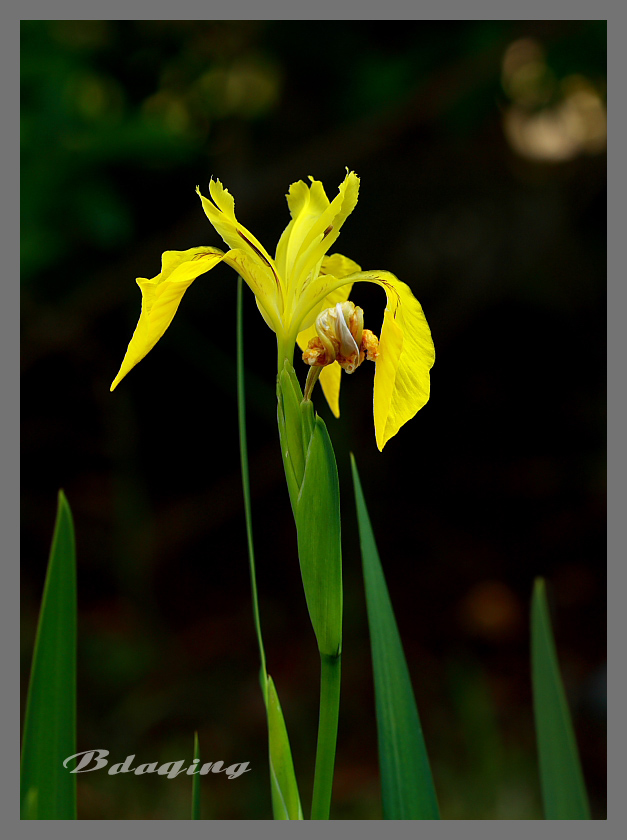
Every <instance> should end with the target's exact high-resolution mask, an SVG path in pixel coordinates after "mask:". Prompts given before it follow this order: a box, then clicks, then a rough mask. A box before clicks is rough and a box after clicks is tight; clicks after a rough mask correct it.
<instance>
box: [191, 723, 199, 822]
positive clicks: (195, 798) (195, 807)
mask: <svg viewBox="0 0 627 840" xmlns="http://www.w3.org/2000/svg"><path fill="white" fill-rule="evenodd" d="M194 758H195V759H198V762H200V746H199V744H198V732H194ZM191 818H192V819H193V820H199V819H200V774H199V773H194V775H193V776H192V817H191Z"/></svg>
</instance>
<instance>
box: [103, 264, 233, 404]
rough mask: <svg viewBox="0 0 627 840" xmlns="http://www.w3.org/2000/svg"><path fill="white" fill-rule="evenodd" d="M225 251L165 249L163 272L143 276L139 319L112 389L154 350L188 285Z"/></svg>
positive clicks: (140, 282) (141, 279)
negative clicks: (151, 275) (147, 276)
mask: <svg viewBox="0 0 627 840" xmlns="http://www.w3.org/2000/svg"><path fill="white" fill-rule="evenodd" d="M223 257H224V254H223V252H222V251H220V250H218V248H190V249H188V250H187V251H166V252H165V253H164V254H163V256H162V258H161V272H160V273H159V274H158V275H157V276H156V277H153V278H152V279H151V280H148V279H146V278H143V277H140V278H138V279H137V285H138V286H139V288H140V289H141V293H142V309H141V314H140V316H139V321H138V323H137V327H136V328H135V332H134V333H133V337H132V338H131V341H130V343H129V345H128V349H127V351H126V354H125V356H124V359H123V360H122V365H121V367H120V370H119V372H118V375H117V376H116V377H115V379H114V380H113V383H112V385H111V390H112V391H113V389H114V388H115V387H116V386H117V385H118V383H119V382H120V381H121V380H122V379H123V378H124V377H125V376H126V374H127V373H128V372H129V371H130V370H131V369H132V368H134V367H135V365H136V364H137V363H138V362H140V361H141V360H142V359H143V358H144V356H145V355H146V354H147V353H149V352H150V350H152V348H153V347H154V346H155V344H156V343H157V342H158V341H159V339H160V338H161V336H162V335H163V334H164V332H165V331H166V330H167V328H168V327H169V326H170V323H171V321H172V319H173V318H174V315H175V314H176V310H177V309H178V306H179V303H180V302H181V299H182V297H183V295H184V294H185V291H186V289H187V288H188V287H189V286H190V284H191V283H193V281H194V280H195V279H196V278H197V277H199V276H200V275H201V274H204V273H205V272H206V271H209V270H210V269H212V268H213V267H214V266H215V265H217V263H219V262H220V261H221V260H222V258H223Z"/></svg>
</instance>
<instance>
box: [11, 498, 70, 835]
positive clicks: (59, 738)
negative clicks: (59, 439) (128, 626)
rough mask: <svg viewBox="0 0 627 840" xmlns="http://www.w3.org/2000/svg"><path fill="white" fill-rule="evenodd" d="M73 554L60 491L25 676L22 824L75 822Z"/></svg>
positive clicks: (66, 504)
mask: <svg viewBox="0 0 627 840" xmlns="http://www.w3.org/2000/svg"><path fill="white" fill-rule="evenodd" d="M75 754H76V552H75V544H74V527H73V524H72V514H71V512H70V506H69V505H68V502H67V499H66V498H65V496H64V494H63V492H62V491H59V500H58V506H57V518H56V523H55V528H54V535H53V538H52V548H51V550H50V559H49V561H48V571H47V574H46V582H45V585H44V593H43V598H42V602H41V610H40V613H39V624H38V627H37V637H36V640H35V650H34V653H33V662H32V667H31V674H30V683H29V688H28V698H27V701H26V714H25V718H24V736H23V741H22V764H21V788H22V791H21V816H22V819H23V820H75V819H76V775H75V774H74V773H70V772H69V769H71V768H68V769H66V768H65V767H64V766H63V761H64V759H66V758H69V757H70V756H73V755H75Z"/></svg>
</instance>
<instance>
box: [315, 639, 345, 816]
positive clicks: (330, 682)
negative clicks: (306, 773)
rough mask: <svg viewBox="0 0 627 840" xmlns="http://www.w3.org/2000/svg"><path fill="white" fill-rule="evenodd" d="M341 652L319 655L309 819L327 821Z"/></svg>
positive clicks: (335, 738)
mask: <svg viewBox="0 0 627 840" xmlns="http://www.w3.org/2000/svg"><path fill="white" fill-rule="evenodd" d="M341 661H342V657H341V655H338V656H327V655H325V654H323V653H321V654H320V721H319V723H318V748H317V750H316V771H315V776H314V787H313V800H312V803H311V819H312V820H328V819H329V811H330V808H331V792H332V789H333V769H334V766H335V746H336V742H337V721H338V714H339V709H340V673H341Z"/></svg>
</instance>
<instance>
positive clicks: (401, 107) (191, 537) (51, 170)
mask: <svg viewBox="0 0 627 840" xmlns="http://www.w3.org/2000/svg"><path fill="white" fill-rule="evenodd" d="M21 49H22V120H23V122H22V159H21V160H22V162H21V177H22V206H21V222H22V282H23V295H22V307H23V309H22V313H23V323H22V335H23V354H22V362H23V378H22V420H23V426H22V456H23V460H22V492H23V504H22V522H23V537H22V547H23V588H22V596H23V633H22V651H23V686H24V688H25V687H26V682H27V678H28V669H29V662H30V655H31V650H32V644H33V639H34V632H35V626H36V618H37V611H38V606H39V600H40V597H41V592H42V586H43V578H44V573H45V566H46V562H47V555H48V551H49V545H50V538H51V533H52V527H53V523H54V515H55V505H56V494H57V490H58V488H59V487H63V488H64V490H65V492H66V494H67V497H68V499H69V501H70V504H71V506H72V509H73V513H74V517H75V525H76V532H77V546H78V558H79V559H78V584H79V677H78V679H79V694H78V702H79V708H78V713H79V732H78V737H79V749H88V748H96V747H97V748H106V749H109V750H110V751H111V756H110V758H111V761H122V760H123V759H124V758H125V757H126V756H127V755H129V754H131V753H135V754H136V755H137V761H138V762H149V761H160V762H161V761H169V760H175V759H179V758H184V757H185V758H191V749H192V737H193V732H194V730H195V729H197V730H198V731H199V735H200V740H201V749H202V755H203V760H206V761H209V760H214V761H215V760H218V759H222V760H225V761H226V762H228V763H233V762H236V761H250V762H251V766H252V772H250V773H247V774H245V775H244V776H242V777H241V778H240V779H237V780H234V781H228V780H227V779H226V778H225V777H224V776H223V775H222V776H209V777H206V779H205V781H204V783H203V817H204V818H205V819H222V820H228V819H255V818H263V819H269V818H270V817H271V811H270V799H269V782H268V776H267V769H266V735H265V720H264V710H263V706H262V700H261V694H260V690H259V686H258V680H257V674H258V655H257V650H256V642H255V636H254V631H253V624H252V616H251V600H250V587H249V578H248V568H247V554H246V541H245V534H244V516H243V509H242V498H241V484H240V472H239V470H240V466H239V456H238V440H237V424H236V400H235V366H234V361H235V295H236V277H235V274H234V273H233V271H232V270H231V269H228V268H227V267H226V266H219V267H217V268H216V269H214V271H212V272H211V273H210V274H207V275H205V276H203V277H201V278H199V279H198V281H197V282H196V283H195V284H194V285H193V286H192V288H191V289H190V290H189V291H188V293H187V295H186V297H185V298H184V300H183V303H182V305H181V307H180V310H179V313H178V314H177V316H176V318H175V320H174V322H173V324H172V326H171V328H170V330H169V331H168V332H167V334H166V335H165V337H164V338H163V339H162V341H161V342H160V343H159V345H158V346H157V347H156V348H155V350H154V351H153V352H152V353H151V354H150V355H149V356H148V357H147V358H146V359H145V360H144V361H143V362H142V363H141V364H140V366H139V367H138V368H137V369H135V370H134V371H133V372H132V373H131V374H130V376H129V377H128V378H127V379H126V380H125V381H124V382H123V383H122V385H121V386H120V387H119V388H118V389H117V391H116V392H115V393H114V394H110V393H109V385H110V383H111V380H112V379H113V377H114V375H115V373H116V372H117V370H118V367H119V364H120V362H121V359H122V356H123V354H124V351H125V349H126V345H127V343H128V341H129V339H130V336H131V334H132V331H133V329H134V327H135V324H136V321H137V317H138V314H139V308H140V293H139V290H138V288H137V286H136V285H135V278H136V277H152V276H154V275H155V274H157V273H158V271H159V267H160V258H161V253H162V251H164V250H167V249H185V248H189V247H192V246H197V245H214V246H218V247H221V246H222V243H221V241H220V239H219V237H218V236H217V234H216V233H215V232H214V230H213V229H212V228H211V226H210V225H209V223H208V221H207V220H206V218H205V216H204V214H203V213H202V210H201V208H200V205H199V202H198V199H197V197H196V195H195V193H194V188H195V186H196V184H200V186H201V189H203V191H206V188H207V182H208V180H209V178H210V176H211V175H213V176H215V177H219V178H220V179H221V180H222V181H223V182H224V184H225V185H226V186H227V187H228V188H229V190H230V191H231V192H232V193H233V195H234V196H235V199H236V210H237V213H238V217H239V219H240V221H241V222H242V223H243V224H244V225H245V226H247V227H248V228H249V229H251V230H252V231H254V232H255V234H256V236H257V237H258V238H259V239H260V240H261V241H262V242H264V243H265V245H266V247H267V248H268V250H270V251H273V249H274V247H275V245H276V242H277V240H278V237H279V235H280V233H281V231H282V230H283V228H284V227H285V225H286V224H287V221H288V211H287V206H286V204H285V198H284V196H285V193H286V191H287V188H288V186H289V184H290V183H291V182H293V181H295V180H299V179H301V178H303V179H305V178H306V177H307V176H308V175H313V176H315V177H316V178H319V179H321V180H322V181H323V182H324V184H325V186H326V188H327V192H328V194H329V196H331V197H332V196H333V195H334V194H335V191H336V187H337V185H338V184H339V183H340V182H341V180H342V179H343V177H344V172H345V167H346V166H348V167H350V168H351V169H355V171H357V173H358V174H359V175H360V176H361V178H362V188H361V195H360V200H359V203H358V205H357V208H356V210H355V212H354V213H353V215H352V216H351V217H350V218H349V220H348V222H347V223H346V225H345V226H344V228H343V230H342V234H341V237H340V239H339V241H338V243H337V250H338V251H339V252H340V253H343V254H346V255H347V256H350V257H352V258H353V259H355V260H356V261H357V262H359V263H360V265H361V266H362V267H363V268H364V269H370V268H384V269H388V270H390V271H393V272H394V273H395V274H396V275H398V277H400V278H401V279H403V280H405V281H406V282H407V283H409V284H410V286H411V287H412V289H413V290H414V293H415V294H416V296H417V297H418V299H419V300H420V301H421V303H422V304H423V307H424V310H425V313H426V315H427V318H428V320H429V323H430V325H431V329H432V333H433V337H434V342H435V346H436V355H437V361H436V364H435V367H434V369H433V372H432V373H433V375H432V396H431V401H430V402H429V403H428V405H427V406H426V407H425V408H424V409H423V410H422V411H421V412H420V413H419V414H418V415H417V416H416V418H415V419H414V420H413V421H412V422H411V423H409V424H408V425H407V426H406V427H404V428H403V429H402V430H401V432H400V433H399V434H398V436H397V437H395V438H394V439H393V440H392V441H391V442H390V443H389V444H388V445H387V447H386V449H385V451H384V453H383V454H380V453H379V452H378V451H377V449H376V446H375V440H374V428H373V421H372V375H373V368H372V366H369V365H364V366H363V367H362V368H360V369H359V371H358V372H357V374H355V375H354V376H352V377H346V378H345V379H344V383H343V389H342V402H341V410H342V417H341V418H340V420H339V421H336V420H335V419H334V418H332V417H331V416H330V414H329V411H328V409H327V407H326V405H325V404H323V400H322V399H321V394H320V393H318V395H317V408H318V410H319V411H320V413H321V414H322V415H323V416H324V417H325V419H326V420H327V423H328V425H329V428H330V432H331V435H332V438H333V440H334V442H335V445H336V454H337V458H338V463H339V469H340V474H341V481H342V485H343V486H342V505H343V522H344V533H343V544H344V566H345V602H346V608H345V643H344V666H343V668H344V671H343V703H342V711H341V719H340V733H339V745H338V758H337V774H336V784H335V804H334V809H333V814H332V816H333V817H334V818H335V819H380V816H381V810H380V796H379V787H378V785H379V782H378V771H377V746H376V728H375V718H374V699H373V687H372V677H371V664H370V652H369V640H368V630H367V622H366V614H365V606H364V593H363V586H362V580H361V571H360V555H359V548H358V539H357V531H356V521H355V516H354V504H353V497H352V488H351V484H350V476H349V473H348V452H349V450H352V451H353V452H354V453H355V455H356V458H357V462H358V465H359V468H360V471H361V475H362V481H363V482H364V485H365V488H366V494H367V500H368V502H369V506H370V512H371V516H372V519H373V524H374V528H375V532H376V535H377V539H378V543H379V549H380V553H381V556H382V560H383V563H384V567H385V571H386V575H387V579H388V584H389V588H390V592H391V596H392V600H393V603H394V605H395V609H396V612H397V617H398V622H399V625H400V629H401V634H402V638H403V640H404V644H405V648H406V653H407V657H408V661H409V665H410V670H411V673H412V676H413V680H414V686H415V691H416V696H417V700H418V705H419V709H420V713H421V716H422V721H423V726H424V730H425V735H426V740H427V745H428V749H429V752H430V756H431V759H432V762H433V767H434V774H435V780H436V786H437V789H438V792H439V796H440V801H441V807H442V815H443V818H445V819H507V820H519V819H538V818H540V814H541V811H540V799H539V784H538V774H537V769H536V754H535V745H534V734H533V717H532V706H531V689H530V679H529V643H528V636H529V626H528V625H529V622H528V610H529V600H530V594H531V588H532V582H533V578H534V576H536V575H544V576H546V578H547V580H548V582H549V589H550V593H551V598H552V608H553V617H554V626H555V633H556V639H557V644H558V651H559V656H560V662H561V667H562V671H563V676H564V680H565V684H566V689H567V693H568V697H569V701H570V704H571V708H572V710H573V715H574V721H575V726H576V731H577V736H578V741H579V745H580V749H581V754H582V761H583V768H584V773H585V777H586V781H587V783H588V786H589V790H590V794H591V799H592V806H593V813H594V817H595V818H596V819H603V818H604V817H605V781H606V779H605V372H604V371H605V350H604V346H605V273H606V265H605V247H606V209H605V207H606V156H605V141H606V117H605V94H606V87H605V85H606V24H605V21H457V22H444V21H440V22H437V21H435V22H421V21H397V22H386V21H367V22H364V21H316V22H311V21H309V22H307V21H304V22H295V21H71V20H62V21H61V20H59V21H23V22H22V44H21ZM334 250H335V249H334ZM354 299H355V301H356V302H357V303H359V304H360V305H362V306H363V307H364V309H365V310H366V321H367V326H369V327H370V328H372V329H374V330H377V329H378V327H379V326H380V322H381V317H382V308H383V295H382V294H381V292H380V290H378V289H376V288H374V287H372V288H370V287H368V286H366V287H364V285H363V284H361V287H360V288H359V289H358V290H356V291H355V294H354ZM245 325H246V346H247V350H248V355H247V362H246V363H247V368H248V418H249V435H250V448H251V480H252V492H253V516H254V527H255V540H256V548H257V555H258V582H259V588H260V598H261V613H262V623H263V630H264V634H265V639H266V647H267V654H268V663H269V670H270V672H271V674H272V675H273V677H274V679H275V682H276V684H277V687H278V691H279V694H280V697H281V701H282V704H283V708H284V712H285V716H286V720H287V725H288V729H289V732H290V736H291V741H292V748H293V753H294V760H295V764H296V769H297V773H298V775H299V778H300V780H301V793H302V798H303V804H304V806H305V809H306V810H308V807H309V802H310V791H311V781H312V768H313V759H314V750H315V728H316V725H317V703H318V662H317V651H316V647H315V643H314V640H313V634H312V632H311V629H310V626H309V622H308V617H307V613H306V608H305V604H304V598H303V595H302V588H301V584H300V579H299V570H298V563H297V555H296V541H295V531H294V526H293V522H292V518H291V512H290V506H289V502H288V498H287V493H286V488H285V484H284V478H283V474H282V466H281V463H280V457H279V450H278V442H277V433H276V420H275V396H274V378H275V374H276V371H275V370H274V367H273V366H274V359H275V350H274V347H275V343H274V336H273V335H272V333H271V332H270V331H269V330H268V328H267V327H266V326H265V324H264V323H263V321H262V319H261V318H260V317H259V315H258V312H257V309H256V307H255V304H254V300H253V298H252V295H251V294H249V293H248V294H247V296H246V301H245ZM297 365H298V366H297V372H298V374H299V376H300V377H301V380H302V379H303V378H304V372H305V371H304V366H303V365H302V364H301V363H300V361H299V362H298V363H297ZM79 796H80V801H79V815H80V817H81V819H94V820H103V819H187V818H188V813H189V796H190V792H189V781H188V779H187V778H185V777H181V778H179V779H177V780H174V781H167V780H163V779H162V778H161V777H156V776H145V777H141V778H138V777H135V776H133V775H128V776H108V775H106V774H103V772H100V773H92V774H86V775H82V776H79Z"/></svg>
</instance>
